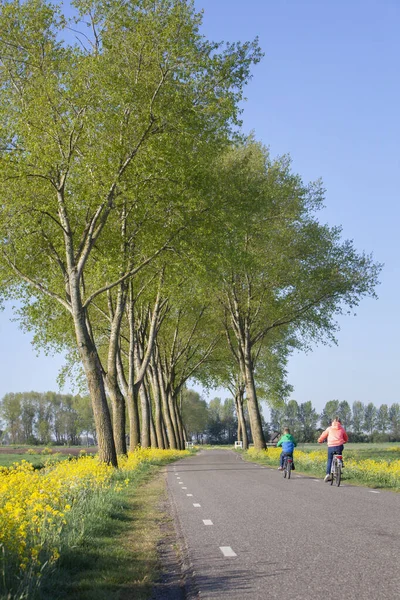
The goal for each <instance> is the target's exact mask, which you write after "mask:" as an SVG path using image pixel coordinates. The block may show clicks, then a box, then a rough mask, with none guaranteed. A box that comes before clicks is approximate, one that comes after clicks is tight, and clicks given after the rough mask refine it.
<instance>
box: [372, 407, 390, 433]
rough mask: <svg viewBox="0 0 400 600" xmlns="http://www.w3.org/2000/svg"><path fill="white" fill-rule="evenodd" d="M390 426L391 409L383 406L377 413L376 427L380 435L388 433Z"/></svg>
mask: <svg viewBox="0 0 400 600" xmlns="http://www.w3.org/2000/svg"><path fill="white" fill-rule="evenodd" d="M389 425H390V416H389V407H388V405H387V404H381V405H380V407H379V408H378V411H377V413H376V422H375V426H376V429H377V430H378V431H379V433H386V432H387V430H388V428H389Z"/></svg>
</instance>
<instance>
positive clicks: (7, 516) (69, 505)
mask: <svg viewBox="0 0 400 600" xmlns="http://www.w3.org/2000/svg"><path fill="white" fill-rule="evenodd" d="M189 455H190V451H173V450H156V449H141V450H137V451H136V452H134V453H130V454H129V456H128V457H125V458H124V459H121V461H120V462H121V464H120V468H119V469H118V470H116V469H115V468H113V467H111V466H109V465H106V464H105V463H104V462H101V461H99V459H98V457H92V456H86V457H81V458H75V459H73V460H71V461H63V462H61V463H56V464H49V465H47V466H46V467H45V468H43V469H39V470H38V469H34V467H33V466H32V465H31V464H30V463H28V462H26V461H21V462H19V463H16V464H15V465H14V466H12V467H9V468H4V467H3V468H0V548H1V550H2V551H1V553H0V573H1V577H0V597H1V598H7V600H13V599H17V598H18V599H22V598H30V599H33V598H40V599H42V598H46V599H48V600H50V599H51V600H54V598H68V599H72V598H79V599H84V598H85V599H86V598H88V599H89V598H104V599H105V598H107V599H112V598H114V597H115V598H117V597H118V598H120V596H118V594H119V593H120V592H121V589H124V587H126V589H127V590H128V591H130V593H131V594H133V593H134V597H135V598H138V599H141V598H146V597H147V596H146V593H147V594H148V591H149V585H151V583H152V582H153V581H154V577H155V573H156V570H157V565H156V562H157V561H156V551H155V543H156V542H155V541H154V543H151V544H150V547H149V546H148V543H147V542H146V539H148V538H149V536H150V538H154V540H156V538H157V531H156V529H157V527H158V525H157V515H156V514H155V513H154V511H156V510H157V509H156V507H155V500H154V501H153V500H151V494H152V493H153V494H155V495H156V496H157V495H158V496H159V495H160V494H161V493H162V490H163V487H162V486H159V488H157V486H156V487H153V492H151V491H149V488H148V489H147V491H146V490H143V489H142V487H141V488H140V496H139V495H138V494H139V492H138V486H139V485H140V484H142V483H144V482H145V481H146V480H147V478H148V476H149V475H150V474H151V473H152V472H153V470H154V468H156V467H159V466H161V465H163V464H166V463H168V462H171V461H173V460H177V459H178V458H182V457H184V456H189ZM157 489H158V491H156V490H157ZM139 498H140V501H139ZM144 515H145V516H144ZM138 523H141V524H140V525H138ZM158 535H159V534H158ZM117 593H118V594H117ZM127 597H128V596H127Z"/></svg>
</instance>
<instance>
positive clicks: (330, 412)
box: [320, 400, 339, 429]
mask: <svg viewBox="0 0 400 600" xmlns="http://www.w3.org/2000/svg"><path fill="white" fill-rule="evenodd" d="M338 414H339V400H329V402H327V403H326V404H325V407H324V410H323V411H322V413H321V417H320V419H321V425H322V427H324V428H325V429H326V428H327V427H329V425H330V424H331V423H332V420H333V419H334V417H336V416H338Z"/></svg>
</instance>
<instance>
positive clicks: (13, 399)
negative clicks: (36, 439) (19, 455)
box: [0, 393, 22, 444]
mask: <svg viewBox="0 0 400 600" xmlns="http://www.w3.org/2000/svg"><path fill="white" fill-rule="evenodd" d="M0 415H1V418H2V419H3V421H4V423H5V425H6V430H7V432H8V433H9V435H10V438H11V443H12V444H17V443H18V442H22V423H21V395H20V394H13V393H10V394H6V395H5V396H4V397H3V398H2V401H1V407H0Z"/></svg>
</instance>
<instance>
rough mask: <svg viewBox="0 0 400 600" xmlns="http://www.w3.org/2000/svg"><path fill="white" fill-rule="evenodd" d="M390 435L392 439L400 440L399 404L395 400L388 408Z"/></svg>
mask: <svg viewBox="0 0 400 600" xmlns="http://www.w3.org/2000/svg"><path fill="white" fill-rule="evenodd" d="M389 418H390V436H391V438H392V440H393V441H400V404H399V403H398V402H395V403H394V404H392V405H391V407H390V409H389Z"/></svg>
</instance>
